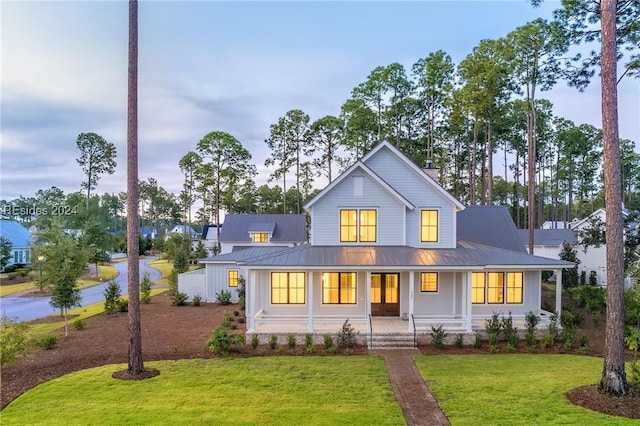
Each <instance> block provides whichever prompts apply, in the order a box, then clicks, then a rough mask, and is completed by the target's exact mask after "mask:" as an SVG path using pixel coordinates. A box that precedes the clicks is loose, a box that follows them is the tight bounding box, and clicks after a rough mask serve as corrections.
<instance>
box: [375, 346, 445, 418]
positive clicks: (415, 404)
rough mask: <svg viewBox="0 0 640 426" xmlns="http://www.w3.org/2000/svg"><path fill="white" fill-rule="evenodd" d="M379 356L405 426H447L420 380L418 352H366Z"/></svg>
mask: <svg viewBox="0 0 640 426" xmlns="http://www.w3.org/2000/svg"><path fill="white" fill-rule="evenodd" d="M369 354H372V355H380V356H382V357H383V358H384V363H385V365H386V366H387V374H388V375H389V382H390V383H391V387H392V389H393V393H394V394H395V396H396V400H397V401H398V405H400V408H401V409H402V414H404V418H405V420H406V421H407V425H409V426H413V425H438V426H439V425H450V424H451V423H449V420H448V419H447V418H446V417H445V415H444V413H443V412H442V410H441V409H440V406H438V402H437V401H436V399H435V398H434V397H433V395H432V394H431V392H429V389H428V388H427V385H426V383H425V382H424V380H422V376H420V373H419V372H418V368H417V367H416V364H415V363H414V362H413V358H412V357H413V356H415V355H420V351H419V350H417V349H383V350H376V351H369Z"/></svg>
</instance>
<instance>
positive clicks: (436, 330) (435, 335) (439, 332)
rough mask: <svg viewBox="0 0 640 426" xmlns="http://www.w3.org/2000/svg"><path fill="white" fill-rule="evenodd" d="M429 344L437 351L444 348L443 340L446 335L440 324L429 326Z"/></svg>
mask: <svg viewBox="0 0 640 426" xmlns="http://www.w3.org/2000/svg"><path fill="white" fill-rule="evenodd" d="M429 334H430V335H431V343H433V346H435V347H436V348H438V349H442V347H443V346H444V338H445V337H447V333H445V332H444V329H443V328H442V324H438V325H437V326H433V325H432V326H431V333H429Z"/></svg>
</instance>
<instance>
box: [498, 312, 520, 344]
mask: <svg viewBox="0 0 640 426" xmlns="http://www.w3.org/2000/svg"><path fill="white" fill-rule="evenodd" d="M514 334H515V335H517V334H518V330H517V329H516V328H515V327H514V326H513V317H512V316H511V312H509V316H508V317H506V318H505V316H504V315H502V316H501V318H500V335H501V336H502V338H503V339H504V340H505V341H506V342H511V341H512V339H513V335H514Z"/></svg>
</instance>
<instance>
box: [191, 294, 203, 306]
mask: <svg viewBox="0 0 640 426" xmlns="http://www.w3.org/2000/svg"><path fill="white" fill-rule="evenodd" d="M201 301H202V296H200V295H199V294H196V295H195V296H193V299H192V301H191V303H193V306H200V302H201Z"/></svg>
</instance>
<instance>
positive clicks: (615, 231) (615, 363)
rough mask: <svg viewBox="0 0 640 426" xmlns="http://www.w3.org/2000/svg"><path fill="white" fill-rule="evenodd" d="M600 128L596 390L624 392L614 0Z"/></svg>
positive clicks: (604, 8)
mask: <svg viewBox="0 0 640 426" xmlns="http://www.w3.org/2000/svg"><path fill="white" fill-rule="evenodd" d="M601 12H602V15H601V25H602V70H601V74H600V78H601V83H602V131H603V140H604V187H605V208H606V212H607V216H606V225H605V230H606V237H605V238H606V244H607V321H606V328H605V353H604V366H603V369H602V379H601V380H600V384H599V385H598V390H599V391H600V392H602V393H606V394H609V395H627V394H628V393H629V385H628V383H627V376H626V373H625V369H624V368H625V367H624V281H623V280H624V252H623V247H624V245H623V239H622V226H623V225H622V197H621V193H620V189H621V182H620V146H619V141H618V93H617V87H616V84H617V81H616V80H617V73H616V65H617V48H616V0H602V3H601Z"/></svg>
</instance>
